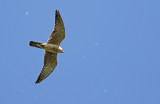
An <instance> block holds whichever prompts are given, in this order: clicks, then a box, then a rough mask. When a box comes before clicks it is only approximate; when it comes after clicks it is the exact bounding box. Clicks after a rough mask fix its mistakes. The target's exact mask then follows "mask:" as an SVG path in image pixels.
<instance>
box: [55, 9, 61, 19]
mask: <svg viewBox="0 0 160 104" xmlns="http://www.w3.org/2000/svg"><path fill="white" fill-rule="evenodd" d="M55 16H56V17H57V16H60V13H59V10H57V9H56V12H55Z"/></svg>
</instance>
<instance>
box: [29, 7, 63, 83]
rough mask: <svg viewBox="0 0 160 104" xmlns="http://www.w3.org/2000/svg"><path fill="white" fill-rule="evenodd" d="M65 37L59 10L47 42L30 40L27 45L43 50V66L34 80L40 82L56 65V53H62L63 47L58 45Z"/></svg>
mask: <svg viewBox="0 0 160 104" xmlns="http://www.w3.org/2000/svg"><path fill="white" fill-rule="evenodd" d="M64 38H65V28H64V24H63V21H62V18H61V15H60V13H59V11H57V10H56V13H55V26H54V30H53V32H52V33H51V35H50V37H49V39H48V41H47V43H39V42H34V41H30V43H29V45H30V46H33V47H37V48H41V49H44V50H45V53H44V66H43V68H42V71H41V73H40V75H39V77H38V79H37V81H36V83H40V82H41V81H42V80H44V79H45V78H47V77H48V76H49V75H50V74H51V73H52V72H53V70H54V69H55V67H56V66H57V54H58V53H63V52H64V51H63V49H62V48H61V47H60V46H59V45H60V43H61V41H62V40H63V39H64Z"/></svg>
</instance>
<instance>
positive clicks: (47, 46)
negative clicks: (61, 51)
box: [44, 44, 59, 53]
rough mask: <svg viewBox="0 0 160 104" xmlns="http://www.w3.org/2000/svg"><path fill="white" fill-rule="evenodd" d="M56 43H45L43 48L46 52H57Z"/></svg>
mask: <svg viewBox="0 0 160 104" xmlns="http://www.w3.org/2000/svg"><path fill="white" fill-rule="evenodd" d="M58 48H59V46H58V45H53V44H45V47H44V49H45V50H46V51H48V52H52V53H58Z"/></svg>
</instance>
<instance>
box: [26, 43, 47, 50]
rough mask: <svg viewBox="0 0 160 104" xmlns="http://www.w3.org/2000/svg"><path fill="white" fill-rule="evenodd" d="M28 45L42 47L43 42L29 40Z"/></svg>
mask: <svg viewBox="0 0 160 104" xmlns="http://www.w3.org/2000/svg"><path fill="white" fill-rule="evenodd" d="M29 45H30V46H32V47H37V48H42V49H43V48H44V45H43V43H39V42H34V41H30V42H29Z"/></svg>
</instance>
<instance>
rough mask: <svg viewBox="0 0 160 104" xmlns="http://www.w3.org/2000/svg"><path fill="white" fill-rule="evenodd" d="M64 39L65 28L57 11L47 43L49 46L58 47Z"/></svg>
mask: <svg viewBox="0 0 160 104" xmlns="http://www.w3.org/2000/svg"><path fill="white" fill-rule="evenodd" d="M64 38H65V28H64V24H63V21H62V18H61V15H60V13H59V11H57V10H56V13H55V26H54V30H53V32H52V33H51V35H50V37H49V39H48V42H47V43H50V44H56V45H60V43H61V41H62V40H63V39H64Z"/></svg>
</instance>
